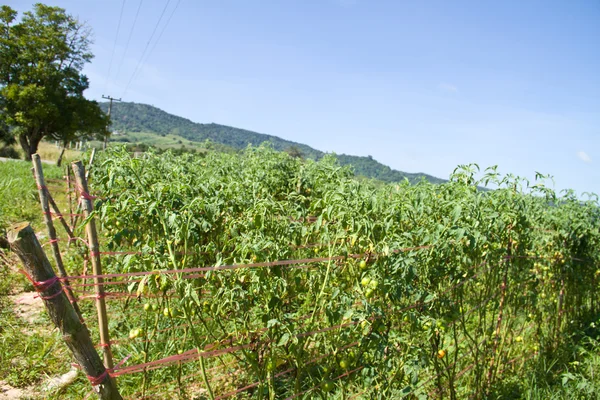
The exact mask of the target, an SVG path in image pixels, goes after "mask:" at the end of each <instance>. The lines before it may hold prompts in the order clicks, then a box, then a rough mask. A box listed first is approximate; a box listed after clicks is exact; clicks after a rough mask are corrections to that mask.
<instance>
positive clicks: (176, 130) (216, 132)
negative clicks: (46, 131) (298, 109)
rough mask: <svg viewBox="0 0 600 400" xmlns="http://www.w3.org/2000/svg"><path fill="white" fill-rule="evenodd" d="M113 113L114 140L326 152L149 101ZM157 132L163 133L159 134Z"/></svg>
mask: <svg viewBox="0 0 600 400" xmlns="http://www.w3.org/2000/svg"><path fill="white" fill-rule="evenodd" d="M100 107H101V108H102V109H103V110H104V111H107V110H108V103H100ZM111 114H112V129H113V130H114V131H118V132H119V133H120V135H119V136H118V137H117V136H113V140H116V141H130V142H143V143H145V144H148V145H158V144H164V146H165V147H174V146H173V145H174V144H179V145H185V146H190V144H193V143H201V142H204V141H206V140H210V141H211V142H213V143H218V144H221V145H225V146H228V147H231V148H233V149H243V148H245V147H247V146H248V144H251V145H253V146H258V145H260V144H262V143H264V142H269V143H271V145H272V146H273V148H274V149H276V150H280V151H289V152H295V153H297V154H298V153H299V154H301V155H303V156H304V157H307V158H312V159H319V158H321V157H322V156H323V155H324V154H325V153H323V152H322V151H319V150H316V149H313V148H312V147H310V146H307V145H305V144H301V143H296V142H292V141H289V140H284V139H281V138H279V137H277V136H272V135H266V134H263V133H257V132H252V131H249V130H246V129H240V128H234V127H231V126H226V125H219V124H214V123H210V124H201V123H196V122H192V121H190V120H189V119H186V118H182V117H179V116H176V115H173V114H169V113H167V112H165V111H163V110H161V109H159V108H156V107H153V106H150V105H147V104H138V103H126V102H119V103H113V108H112V112H111ZM156 135H158V136H159V137H158V138H157V137H156ZM177 138H181V139H177ZM337 157H338V160H339V162H340V164H342V165H352V166H353V167H354V172H355V173H356V175H359V176H364V177H367V178H375V179H379V180H381V181H384V182H399V181H402V180H404V179H405V178H406V179H408V180H409V181H410V182H412V183H416V182H418V181H420V180H421V179H426V180H428V181H430V182H432V183H441V182H444V180H442V179H439V178H436V177H433V176H431V175H427V174H423V173H407V172H401V171H397V170H394V169H391V168H390V167H388V166H387V165H384V164H381V163H380V162H378V161H376V160H374V159H373V158H372V157H370V156H369V157H360V156H352V155H346V154H341V155H338V156H337Z"/></svg>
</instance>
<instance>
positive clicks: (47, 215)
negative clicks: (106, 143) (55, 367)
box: [31, 154, 83, 323]
mask: <svg viewBox="0 0 600 400" xmlns="http://www.w3.org/2000/svg"><path fill="white" fill-rule="evenodd" d="M31 162H32V163H33V175H34V177H35V182H36V184H37V187H38V193H39V195H40V205H41V206H42V212H43V213H44V221H45V222H46V228H48V237H49V238H50V246H51V247H52V254H53V255H54V261H55V262H56V267H57V268H58V271H59V275H60V276H61V278H63V282H64V283H65V285H66V289H67V297H68V298H69V301H70V302H71V304H73V308H74V309H75V312H77V315H78V316H79V319H80V320H81V322H82V323H83V316H82V315H81V310H80V309H79V306H78V305H77V301H76V300H75V296H74V295H73V291H72V290H71V287H70V286H71V285H70V284H69V281H68V280H67V279H66V278H67V272H66V271H65V266H64V264H63V261H62V256H61V254H60V247H59V246H58V238H57V236H56V229H54V223H53V222H52V214H51V212H50V206H49V204H48V197H49V196H48V195H49V193H48V189H47V188H46V182H45V180H44V171H43V169H42V160H41V159H40V156H39V155H38V154H33V155H32V156H31ZM55 205H56V204H55Z"/></svg>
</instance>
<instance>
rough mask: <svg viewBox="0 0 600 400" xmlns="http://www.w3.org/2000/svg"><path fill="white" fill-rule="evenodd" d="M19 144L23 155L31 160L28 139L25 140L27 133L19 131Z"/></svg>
mask: <svg viewBox="0 0 600 400" xmlns="http://www.w3.org/2000/svg"><path fill="white" fill-rule="evenodd" d="M19 144H20V145H21V148H22V149H23V157H24V159H25V160H27V161H31V153H30V152H29V140H27V134H25V133H21V134H20V135H19Z"/></svg>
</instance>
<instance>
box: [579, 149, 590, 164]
mask: <svg viewBox="0 0 600 400" xmlns="http://www.w3.org/2000/svg"><path fill="white" fill-rule="evenodd" d="M577 157H578V158H579V159H580V160H581V161H583V162H586V163H591V162H592V158H591V157H590V156H589V155H588V153H586V152H585V151H579V152H577Z"/></svg>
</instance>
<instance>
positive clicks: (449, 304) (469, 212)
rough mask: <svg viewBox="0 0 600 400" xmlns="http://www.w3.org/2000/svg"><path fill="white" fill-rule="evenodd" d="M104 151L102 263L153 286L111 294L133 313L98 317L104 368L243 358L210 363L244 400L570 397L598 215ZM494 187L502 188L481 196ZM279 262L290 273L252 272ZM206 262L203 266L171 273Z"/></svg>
mask: <svg viewBox="0 0 600 400" xmlns="http://www.w3.org/2000/svg"><path fill="white" fill-rule="evenodd" d="M103 156H104V158H103V159H101V163H102V166H101V167H99V168H98V169H95V170H94V172H93V177H92V184H93V187H94V188H95V190H98V191H99V192H101V193H102V200H98V201H97V203H96V207H97V212H98V217H99V219H100V227H101V230H102V232H103V234H104V236H105V237H106V240H107V243H106V248H107V249H108V250H110V251H115V252H124V253H122V254H121V255H119V254H120V253H118V254H117V255H116V256H112V257H110V258H107V259H105V264H104V265H105V269H106V272H108V273H111V272H142V271H155V272H154V273H153V274H149V275H144V276H143V277H140V276H134V277H132V279H131V280H128V279H125V280H124V281H121V282H120V284H121V285H122V287H127V288H128V289H127V290H128V291H129V292H130V293H131V295H132V296H136V297H137V298H138V299H139V303H138V304H131V303H129V306H124V307H123V308H122V310H123V312H124V314H122V315H121V314H119V315H111V324H112V328H111V329H113V331H112V334H113V337H117V338H119V337H129V339H126V341H121V342H122V343H123V345H121V346H114V347H113V349H114V351H115V354H116V355H117V357H125V356H126V355H129V354H132V355H133V356H132V363H139V362H147V361H152V360H159V359H162V358H164V357H168V356H170V355H173V354H176V353H177V352H178V351H181V352H186V351H191V350H193V349H195V348H200V349H214V348H226V347H228V346H235V345H247V346H250V349H251V351H250V350H248V351H239V352H237V353H236V354H235V356H232V355H226V356H223V358H221V360H220V361H218V360H215V359H214V358H207V360H206V362H207V363H208V367H209V370H215V369H217V370H218V369H219V368H221V367H220V366H221V363H225V364H226V363H227V362H232V363H234V364H235V368H233V369H229V370H228V369H225V371H235V374H233V376H232V377H231V378H230V379H232V381H230V382H229V383H228V385H229V386H230V387H232V388H237V387H242V386H245V385H247V384H249V383H252V382H259V384H258V385H257V387H256V388H255V389H252V390H250V391H248V395H249V396H252V397H255V398H267V397H268V398H284V397H287V396H290V395H292V394H294V393H296V394H297V393H300V392H303V391H307V394H306V395H307V396H312V397H316V396H326V394H325V393H329V394H328V395H333V396H337V397H345V396H349V395H351V394H358V393H362V396H363V397H365V398H377V397H378V398H401V397H406V396H408V398H424V397H427V396H430V397H448V398H468V397H469V396H475V397H479V398H484V397H485V398H521V397H523V396H526V395H527V394H528V393H531V392H532V387H531V386H529V384H528V382H533V381H536V382H537V383H536V385H537V386H536V387H538V388H540V387H542V384H546V385H547V386H549V387H550V386H552V387H554V386H555V385H556V377H557V376H561V377H562V379H565V381H564V384H565V386H567V385H569V382H570V379H571V376H563V375H561V374H563V373H564V372H565V371H564V367H565V366H566V365H569V363H571V362H573V360H574V355H573V351H572V350H573V348H574V346H575V345H576V343H580V342H581V341H580V340H576V339H575V338H574V334H575V333H576V332H579V331H582V330H583V329H584V328H585V327H586V326H589V323H590V321H594V320H595V319H597V315H598V312H599V310H598V293H599V289H600V288H599V286H598V283H599V279H600V270H598V269H597V265H598V262H599V261H600V253H599V252H598V248H599V246H600V209H599V207H598V203H597V201H595V200H591V201H585V202H582V201H580V200H579V199H577V198H575V197H574V196H573V195H572V194H571V193H567V194H566V195H564V196H562V197H560V196H557V195H556V194H555V193H553V192H552V191H550V190H548V189H547V188H545V187H544V186H543V184H542V183H537V184H536V185H533V186H531V187H530V186H529V184H528V182H527V181H524V180H521V179H518V178H514V177H512V176H507V177H501V176H498V175H497V174H496V173H495V171H494V170H493V169H490V170H487V171H486V172H485V175H484V178H483V179H482V180H481V181H477V180H475V178H474V176H475V173H477V172H478V168H477V167H476V166H473V165H471V166H461V167H459V168H458V169H457V170H456V171H455V173H454V174H453V175H452V177H451V180H450V181H449V182H448V183H445V184H442V185H432V184H428V183H426V182H421V183H419V184H416V185H412V186H411V185H410V184H409V183H408V182H407V181H405V182H404V183H402V184H394V185H385V186H374V185H372V184H371V183H370V182H367V181H357V180H355V179H354V178H353V175H352V171H351V170H350V168H347V167H341V166H340V165H339V164H338V162H337V160H336V159H335V157H333V156H326V157H324V158H323V159H321V160H319V161H313V160H305V161H304V160H301V159H299V158H293V157H290V156H289V155H287V154H285V153H280V152H276V151H273V150H272V149H269V148H266V147H260V148H251V147H250V148H247V149H246V150H245V151H244V152H243V153H242V154H240V155H228V154H222V153H214V152H209V153H207V154H206V156H205V157H204V158H197V157H193V156H191V155H182V156H175V155H173V154H171V153H168V152H167V153H165V154H161V155H158V154H155V153H153V152H149V153H146V154H145V155H143V157H142V158H132V157H131V156H130V155H129V154H127V153H126V152H125V151H123V150H122V149H115V150H111V151H110V152H108V153H106V154H104V155H103ZM488 181H489V182H493V183H494V185H496V186H498V187H499V189H498V190H494V191H486V192H482V191H480V190H478V185H484V183H485V182H488ZM278 260H304V261H303V262H302V263H300V265H299V267H300V268H293V267H291V266H286V265H277V266H274V265H270V264H264V263H271V262H275V261H278ZM361 261H362V262H361ZM239 264H241V265H244V264H247V266H244V267H243V268H229V267H227V268H222V267H220V266H228V265H239ZM205 266H217V268H213V269H207V270H206V271H201V273H198V274H197V275H196V273H197V272H198V271H196V272H194V273H193V274H192V275H189V274H187V275H186V273H185V272H179V273H168V272H166V271H168V270H181V269H186V268H193V267H205ZM113 283H116V282H113ZM116 287H118V285H116V284H115V285H111V288H113V290H115V289H114V288H116ZM144 303H145V304H147V306H146V305H145V304H144ZM127 307H129V308H127ZM588 336H590V337H592V336H591V335H588ZM595 340H596V339H595ZM582 343H583V342H582ZM346 345H349V346H350V347H348V348H346ZM588 351H592V350H588ZM315 360H316V361H315ZM586 360H590V362H592V365H595V364H594V363H595V361H594V359H593V358H592V357H589V354H588V356H586ZM356 368H360V371H358V370H357V371H355V372H352V373H349V374H348V376H343V375H344V373H345V372H346V371H348V372H350V371H354V369H356ZM288 369H290V370H291V371H292V372H291V373H287V374H285V373H284V372H285V371H287V370H288ZM197 370H198V367H197V366H196V365H194V364H193V363H183V364H181V365H178V366H177V370H176V373H177V374H179V376H186V374H187V375H190V374H191V375H192V376H194V375H193V374H194V372H195V371H197ZM173 373H175V370H169V369H168V368H164V369H161V370H157V371H156V372H153V373H144V372H140V373H139V374H137V375H131V376H130V377H129V380H128V381H127V384H126V385H124V386H122V388H123V390H124V392H125V394H127V395H133V396H136V395H137V396H140V395H141V393H144V392H145V394H152V391H151V390H150V388H151V384H154V385H158V387H159V390H158V393H160V394H157V395H160V396H163V397H164V396H166V395H168V394H167V393H166V390H167V386H166V383H168V382H169V381H171V380H172V376H173ZM196 373H197V372H196ZM222 373H223V374H226V372H222ZM340 375H342V376H343V377H342V378H340V379H336V378H337V377H338V376H340ZM196 376H197V375H196ZM209 376H210V377H212V375H211V374H209ZM573 376H574V377H575V378H574V382H575V381H576V382H577V385H579V384H581V383H583V382H585V380H586V379H587V380H588V381H589V382H591V383H589V385H597V381H594V380H593V378H591V376H590V375H589V373H586V372H585V371H581V375H577V376H576V375H573ZM514 377H518V378H519V379H515V378H514ZM565 377H566V378H565ZM190 379H191V382H190V380H189V379H188V380H183V381H180V382H179V384H178V385H177V386H178V388H179V390H180V391H181V392H180V393H185V392H186V390H189V388H190V386H193V382H194V381H193V378H190ZM198 379H199V378H198ZM228 385H225V384H223V383H221V384H220V385H219V386H217V387H213V389H215V390H217V389H218V390H217V394H220V393H224V392H225V391H226V389H227V386H228ZM589 385H588V386H586V387H593V388H595V387H596V386H589ZM149 390H150V392H148V391H149ZM581 390H584V389H581ZM585 390H588V389H585ZM140 392H141V393H140ZM582 393H583V392H582ZM184 397H185V396H184ZM538 398H539V397H538Z"/></svg>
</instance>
